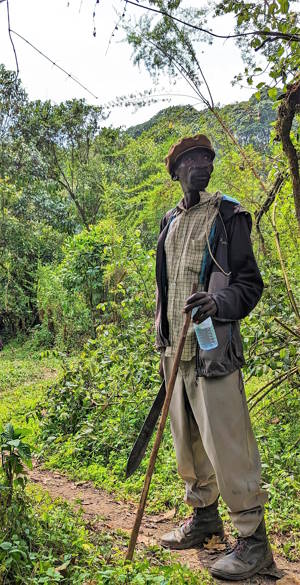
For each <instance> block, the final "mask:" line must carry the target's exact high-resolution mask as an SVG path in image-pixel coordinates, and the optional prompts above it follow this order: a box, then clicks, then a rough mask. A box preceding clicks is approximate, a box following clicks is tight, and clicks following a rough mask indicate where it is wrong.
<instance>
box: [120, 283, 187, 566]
mask: <svg viewBox="0 0 300 585" xmlns="http://www.w3.org/2000/svg"><path fill="white" fill-rule="evenodd" d="M196 291H197V284H194V285H193V290H192V294H194V293H195V292H196ZM190 321H191V312H190V311H189V312H188V313H187V314H186V316H185V320H184V325H183V327H182V331H181V335H180V338H179V343H178V347H177V350H176V354H175V358H174V363H173V368H172V372H171V377H170V380H169V383H168V387H167V392H166V398H165V401H164V405H163V409H162V413H161V417H160V421H159V425H158V429H157V435H156V438H155V442H154V445H153V448H152V452H151V455H150V460H149V465H148V469H147V473H146V476H145V481H144V487H143V491H142V494H141V498H140V503H139V507H138V510H137V513H136V516H135V521H134V525H133V529H132V532H131V537H130V542H129V546H128V550H127V554H126V560H127V561H132V557H133V553H134V549H135V545H136V541H137V537H138V534H139V530H140V526H141V522H142V518H143V514H144V510H145V505H146V500H147V496H148V491H149V487H150V483H151V478H152V474H153V471H154V465H155V461H156V457H157V453H158V449H159V447H160V443H161V440H162V435H163V432H164V428H165V425H166V420H167V416H168V412H169V406H170V402H171V398H172V394H173V390H174V386H175V381H176V376H177V372H178V368H179V362H180V359H181V356H182V351H183V348H184V343H185V339H186V336H187V332H188V329H189V325H190Z"/></svg>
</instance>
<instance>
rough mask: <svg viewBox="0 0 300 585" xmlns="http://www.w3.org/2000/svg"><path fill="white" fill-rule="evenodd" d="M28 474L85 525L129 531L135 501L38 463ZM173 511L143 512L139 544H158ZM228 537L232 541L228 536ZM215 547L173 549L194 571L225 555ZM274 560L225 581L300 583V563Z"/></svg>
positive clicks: (171, 523) (252, 584)
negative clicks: (259, 570) (264, 568)
mask: <svg viewBox="0 0 300 585" xmlns="http://www.w3.org/2000/svg"><path fill="white" fill-rule="evenodd" d="M28 475H29V478H30V480H31V481H32V482H34V483H36V484H38V485H40V486H41V487H42V488H44V489H46V490H47V492H48V493H49V494H50V496H51V498H53V499H55V498H62V499H63V500H66V501H68V502H69V503H72V504H73V505H74V507H75V508H76V509H79V508H81V510H82V511H83V515H84V518H85V520H86V521H87V527H88V528H89V526H92V529H93V530H98V531H103V530H106V531H114V530H117V529H121V530H122V531H124V532H127V533H128V534H130V532H131V529H132V526H133V523H134V519H135V512H136V504H133V503H128V502H120V501H117V499H115V497H114V496H113V495H112V494H108V493H107V492H105V491H103V490H100V489H97V488H95V487H94V486H93V484H92V483H90V482H74V481H71V480H69V479H68V478H67V477H66V476H64V475H62V474H60V473H58V472H56V471H48V470H44V469H42V468H41V467H40V466H39V465H38V464H37V463H35V464H34V468H33V470H31V471H29V472H28ZM174 512H175V511H172V510H171V511H168V512H166V513H165V514H160V515H158V516H147V515H145V516H144V517H143V522H142V526H141V529H140V533H139V538H138V546H139V547H141V546H143V545H144V546H147V545H151V544H158V543H159V539H160V536H161V535H162V534H163V533H164V532H169V531H170V530H172V529H173V528H174V527H175V526H176V524H175V523H174V521H173V518H174ZM227 540H228V542H230V541H231V542H232V539H231V538H230V537H229V538H228V539H227ZM219 548H222V546H221V547H219ZM217 549H218V545H216V547H214V546H212V548H211V549H204V548H193V549H190V550H185V551H176V552H174V556H176V558H177V560H178V561H179V562H180V563H182V564H186V565H188V566H189V567H190V568H191V569H193V570H199V569H201V568H208V569H209V567H210V566H211V565H212V564H213V563H214V561H215V560H216V559H217V558H218V557H219V555H221V554H224V551H220V550H217ZM275 560H276V566H274V567H272V568H271V570H270V571H268V574H266V575H257V576H255V577H252V578H251V579H248V580H246V581H241V582H240V581H234V582H229V581H227V582H226V583H235V585H238V584H239V583H240V584H241V585H242V584H248V585H269V584H271V583H274V579H280V578H281V577H282V576H284V579H283V581H282V584H284V583H291V584H292V583H294V584H300V580H299V577H298V576H299V575H300V563H297V562H295V563H291V562H288V561H287V560H286V559H284V558H282V557H280V556H276V559H275ZM297 575H298V576H297ZM279 582H280V581H279ZM279 582H278V585H279ZM216 583H224V581H218V580H216Z"/></svg>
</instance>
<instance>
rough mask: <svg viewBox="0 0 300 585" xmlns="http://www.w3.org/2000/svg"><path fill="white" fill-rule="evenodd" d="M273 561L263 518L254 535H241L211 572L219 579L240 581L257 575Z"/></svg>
mask: <svg viewBox="0 0 300 585" xmlns="http://www.w3.org/2000/svg"><path fill="white" fill-rule="evenodd" d="M273 562H274V560H273V554H272V551H271V547H270V544H269V541H268V537H267V534H266V526H265V521H264V520H262V521H261V523H260V525H259V526H258V528H257V529H256V531H255V532H254V534H252V536H247V537H246V538H242V537H241V536H239V537H238V540H237V543H236V545H235V547H234V549H233V550H231V551H230V552H229V553H227V554H226V555H225V556H224V557H222V558H221V559H219V560H218V561H217V562H216V563H215V564H214V565H213V566H212V567H211V569H210V572H211V574H212V575H213V577H218V578H219V579H227V580H228V581H239V580H240V579H248V578H249V577H252V576H253V575H256V573H258V572H259V571H261V569H264V568H267V567H270V565H272V563H273Z"/></svg>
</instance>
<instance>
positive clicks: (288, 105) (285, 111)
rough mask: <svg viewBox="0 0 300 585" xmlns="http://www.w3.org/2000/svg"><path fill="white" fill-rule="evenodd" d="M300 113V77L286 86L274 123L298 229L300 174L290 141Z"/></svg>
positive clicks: (299, 218)
mask: <svg viewBox="0 0 300 585" xmlns="http://www.w3.org/2000/svg"><path fill="white" fill-rule="evenodd" d="M297 112H300V76H299V77H298V79H297V80H296V81H295V83H293V84H291V85H289V86H288V89H287V92H286V94H285V96H284V99H283V101H282V103H281V105H280V106H279V108H278V118H277V123H276V130H277V137H278V138H279V139H280V140H281V143H282V148H283V151H284V153H285V155H286V157H287V159H288V163H289V168H290V173H291V178H292V186H293V196H294V202H295V209H296V217H297V221H298V226H299V229H300V173H299V161H298V154H297V150H296V148H295V146H294V144H293V143H292V140H291V128H292V123H293V120H294V117H295V114H296V113H297Z"/></svg>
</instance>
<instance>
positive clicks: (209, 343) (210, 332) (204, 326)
mask: <svg viewBox="0 0 300 585" xmlns="http://www.w3.org/2000/svg"><path fill="white" fill-rule="evenodd" d="M197 311H198V307H195V308H194V309H193V310H192V316H194V315H195V313H197ZM193 325H194V329H195V333H196V336H197V340H198V343H199V345H200V347H201V349H205V350H209V349H214V348H215V347H218V340H217V336H216V332H215V328H214V326H213V322H212V320H211V317H207V319H205V321H202V323H193Z"/></svg>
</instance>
